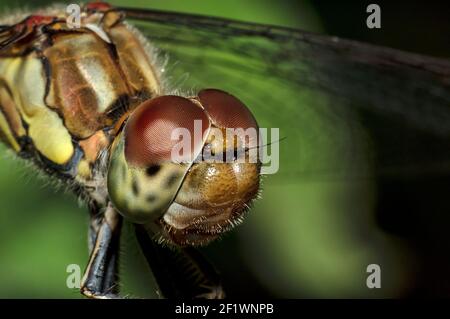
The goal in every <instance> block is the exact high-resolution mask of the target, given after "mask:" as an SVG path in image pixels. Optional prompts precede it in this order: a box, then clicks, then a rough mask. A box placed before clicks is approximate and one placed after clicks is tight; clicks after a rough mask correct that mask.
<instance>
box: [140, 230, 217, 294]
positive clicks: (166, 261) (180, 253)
mask: <svg viewBox="0 0 450 319" xmlns="http://www.w3.org/2000/svg"><path fill="white" fill-rule="evenodd" d="M135 230H136V237H137V239H138V242H139V244H140V246H141V250H142V252H143V254H144V256H145V258H146V259H147V262H148V264H149V265H150V267H151V268H152V271H153V274H154V276H155V279H156V282H157V284H158V286H159V289H160V292H161V293H162V295H163V296H164V297H165V298H169V299H180V298H186V299H192V298H205V299H222V298H224V297H225V292H224V290H223V287H222V284H221V280H220V276H219V275H218V273H217V272H216V271H215V269H214V268H213V266H212V265H211V264H210V263H209V262H208V261H207V260H206V259H205V258H204V257H203V256H202V255H201V254H200V252H198V251H197V250H196V249H194V248H176V247H173V248H168V247H163V246H161V245H158V244H157V243H155V242H154V240H152V239H151V238H150V236H149V235H148V233H147V231H146V230H145V229H144V228H143V227H142V226H139V225H135Z"/></svg>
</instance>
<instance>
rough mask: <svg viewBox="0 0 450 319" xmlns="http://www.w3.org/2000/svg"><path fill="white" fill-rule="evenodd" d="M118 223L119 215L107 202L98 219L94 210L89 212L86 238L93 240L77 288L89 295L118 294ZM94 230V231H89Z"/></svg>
mask: <svg viewBox="0 0 450 319" xmlns="http://www.w3.org/2000/svg"><path fill="white" fill-rule="evenodd" d="M91 212H92V211H91ZM121 224H122V218H121V216H120V215H119V214H118V213H117V212H116V211H115V210H114V208H112V207H111V206H108V207H107V209H106V211H105V213H104V214H103V216H102V217H101V219H98V216H97V215H94V214H93V215H92V216H91V226H90V236H89V237H90V238H89V239H90V242H92V243H93V244H90V246H92V247H91V257H90V259H89V263H88V266H87V268H86V271H85V274H84V276H83V281H82V284H81V289H80V290H81V293H82V294H83V295H85V296H87V297H89V298H97V299H106V298H118V297H119V296H118V295H117V293H118V290H119V289H118V288H119V287H118V285H117V279H118V275H117V270H118V268H117V264H118V254H119V237H120V228H121ZM95 230H96V235H93V234H94V233H95Z"/></svg>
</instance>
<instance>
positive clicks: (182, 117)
mask: <svg viewBox="0 0 450 319" xmlns="http://www.w3.org/2000/svg"><path fill="white" fill-rule="evenodd" d="M230 128H232V129H242V131H239V130H238V131H237V132H238V133H237V134H228V135H227V134H226V131H227V129H228V130H229V129H230ZM257 128H258V125H257V123H256V121H255V119H254V117H253V115H252V114H251V113H250V111H249V110H248V109H247V107H246V106H245V105H244V104H243V103H242V102H240V101H239V100H238V99H237V98H235V97H234V96H232V95H230V94H228V93H225V92H223V91H220V90H214V89H208V90H203V91H201V92H200V93H199V94H198V96H196V97H193V98H183V97H179V96H161V97H157V98H154V99H151V100H148V101H146V102H144V103H142V104H141V105H140V106H138V107H137V108H136V110H134V111H133V113H132V114H131V115H130V116H129V119H128V120H127V122H126V124H125V125H124V127H123V129H122V131H121V132H120V133H119V134H118V136H117V138H116V140H115V141H114V143H113V146H112V153H111V163H110V165H109V170H108V192H109V194H110V197H111V200H112V201H113V203H114V205H115V206H116V207H117V208H118V210H119V211H120V213H121V214H122V215H123V216H125V217H127V218H129V219H130V220H131V221H133V222H136V223H142V224H146V227H148V228H149V229H150V230H153V232H156V233H160V234H161V235H162V239H163V240H167V241H169V242H175V243H177V244H180V245H187V244H204V243H207V242H208V241H210V240H212V239H214V238H216V237H217V236H218V235H219V234H220V233H222V232H224V231H225V230H228V229H230V227H231V226H233V225H235V224H236V223H237V222H238V221H240V218H241V216H242V214H243V212H244V211H245V210H246V209H247V208H248V206H249V202H250V201H251V200H252V199H253V198H254V197H255V196H256V195H257V192H258V189H259V171H260V163H259V160H258V159H256V161H254V162H251V161H250V156H249V150H250V149H254V148H257V143H256V142H257V138H256V139H255V138H252V137H251V136H249V135H245V134H243V133H244V132H245V131H247V132H248V130H249V129H252V130H253V131H254V132H256V130H257ZM176 130H178V133H177V131H176ZM174 133H175V135H174ZM179 133H187V137H188V140H187V141H184V144H183V145H182V146H183V147H181V148H180V149H178V152H175V151H176V150H177V145H179V143H180V141H179V140H178V137H179V136H178V135H177V134H179ZM222 133H224V134H222ZM181 142H183V141H181ZM229 154H232V155H233V156H232V157H230V156H229ZM213 159H214V160H213ZM216 159H218V160H216ZM194 161H195V162H194Z"/></svg>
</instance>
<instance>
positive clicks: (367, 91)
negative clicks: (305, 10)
mask: <svg viewBox="0 0 450 319" xmlns="http://www.w3.org/2000/svg"><path fill="white" fill-rule="evenodd" d="M127 14H128V17H129V18H131V20H130V21H131V22H132V23H133V24H134V25H135V26H137V27H138V28H139V30H141V31H142V32H143V33H144V35H145V36H146V37H148V39H149V40H150V41H151V42H152V43H153V44H154V45H155V46H156V47H157V48H159V49H160V50H161V56H162V57H163V59H164V57H165V56H166V55H167V56H168V57H169V60H168V63H167V64H166V67H165V73H166V77H167V82H168V83H170V84H172V89H174V90H178V89H181V91H182V93H186V92H188V93H194V92H195V91H196V90H197V89H200V88H204V87H217V88H220V89H223V90H226V91H229V92H230V93H232V94H234V95H236V96H238V97H239V98H240V99H242V100H243V101H244V102H245V103H246V104H247V105H248V106H249V107H250V108H251V109H252V112H253V113H254V114H255V117H256V119H257V120H258V122H259V124H260V126H261V127H266V128H279V129H280V133H279V135H280V138H281V137H285V139H284V140H283V141H281V142H280V143H279V148H280V154H279V155H280V160H279V172H278V173H277V174H275V175H272V176H269V177H267V178H265V179H263V182H264V183H263V192H262V199H261V200H259V201H257V202H256V203H255V207H254V208H253V210H252V213H251V214H250V216H249V217H248V219H249V220H248V221H247V222H246V223H244V225H243V226H242V228H243V229H242V230H241V231H239V232H236V233H237V234H236V236H238V237H237V238H239V239H240V240H239V241H238V244H236V247H233V248H229V251H232V252H235V251H242V252H243V253H242V254H237V255H238V256H235V254H234V253H233V258H231V259H232V260H233V261H232V262H230V261H229V259H230V258H229V254H226V253H225V252H224V251H221V252H220V253H219V254H220V256H217V258H216V260H217V261H218V262H216V264H220V265H221V268H222V269H223V276H224V282H228V283H229V287H230V290H228V291H227V293H228V295H230V296H231V295H233V296H245V295H248V294H251V293H253V294H254V293H255V291H252V290H251V288H249V289H246V288H244V287H251V285H252V283H251V281H248V285H247V284H246V281H245V280H244V278H243V277H242V276H236V273H237V272H238V273H241V272H242V271H243V270H242V269H241V268H233V267H235V263H237V261H236V260H235V258H243V259H244V260H242V261H241V262H239V263H238V264H239V267H243V265H248V267H249V268H251V271H250V273H251V274H253V275H254V276H257V277H258V280H259V281H260V282H262V283H264V284H265V285H266V287H270V291H271V293H274V294H276V295H278V296H283V297H286V296H291V297H298V296H307V297H311V296H320V297H337V296H339V297H342V296H350V297H355V296H358V297H371V298H372V297H374V293H375V294H376V293H377V292H374V291H373V290H370V289H369V290H370V291H369V290H368V289H365V286H364V284H362V283H363V282H364V283H365V280H366V278H365V277H364V274H365V271H366V267H367V265H369V264H371V263H374V262H375V263H377V264H380V265H383V269H389V279H387V280H384V281H383V285H384V286H383V291H382V292H380V293H379V294H377V295H379V296H383V297H386V296H391V297H392V296H398V294H399V293H400V292H401V291H402V289H406V288H405V286H404V283H405V282H408V281H409V282H413V281H414V280H415V279H414V277H413V276H411V273H412V272H411V269H410V267H408V262H411V263H412V264H414V263H415V261H414V258H415V257H414V253H413V252H412V251H411V250H410V249H408V247H411V246H408V245H403V244H405V242H404V241H402V242H401V243H399V242H398V241H397V240H396V238H394V237H392V236H389V235H388V233H389V232H394V233H396V234H405V233H406V234H408V233H411V232H413V231H414V229H417V230H420V231H418V234H420V235H418V238H422V237H421V236H422V233H423V232H422V230H423V229H424V228H426V227H427V226H428V227H429V228H430V229H434V228H433V224H432V221H433V220H442V219H440V218H441V217H439V216H443V215H446V212H447V211H448V206H449V205H448V204H445V199H443V198H441V197H442V192H444V191H443V190H440V189H441V188H442V183H439V178H441V176H445V175H444V174H447V176H448V173H449V168H450V165H449V164H450V147H449V145H450V134H449V133H450V105H449V101H450V87H449V85H450V63H449V62H448V61H446V60H439V59H434V58H430V57H424V56H420V55H415V54H410V53H405V52H400V51H397V50H392V49H388V48H381V47H376V46H372V45H367V44H362V43H358V42H354V41H348V40H343V39H337V38H333V37H329V36H323V35H317V34H310V33H306V32H301V31H297V30H289V29H283V28H277V27H272V26H265V25H255V24H248V23H240V22H235V21H229V20H222V19H213V18H206V17H200V16H192V15H182V14H169V13H164V12H157V11H144V10H128V11H127ZM276 144H277V143H275V144H273V145H271V146H274V147H275V145H276ZM271 150H272V151H273V150H274V148H271ZM446 185H448V184H446ZM437 190H440V191H439V192H437ZM444 197H445V196H444ZM432 212H434V214H435V215H434V217H430V216H429V215H430V213H432ZM375 221H376V222H375ZM424 223H425V224H426V225H427V226H424ZM445 229H446V228H445ZM382 230H387V231H388V233H386V232H385V231H382ZM418 240H422V239H418ZM409 244H411V243H409ZM222 254H224V256H223V257H222V256H221V255H222ZM405 260H406V261H407V262H405ZM226 269H239V270H236V271H235V272H234V273H227V272H226V271H225V270H226ZM357 274H362V275H361V276H359V275H357ZM236 278H238V279H236ZM231 287H240V288H239V289H235V290H234V291H233V290H232V288H231ZM305 291H307V293H306V294H305ZM377 291H381V289H379V290H377ZM258 293H260V292H258Z"/></svg>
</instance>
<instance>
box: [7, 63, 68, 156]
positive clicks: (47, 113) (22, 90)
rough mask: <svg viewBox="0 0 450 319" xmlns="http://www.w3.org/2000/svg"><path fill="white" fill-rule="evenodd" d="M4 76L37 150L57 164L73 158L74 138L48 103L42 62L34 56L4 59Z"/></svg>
mask: <svg viewBox="0 0 450 319" xmlns="http://www.w3.org/2000/svg"><path fill="white" fill-rule="evenodd" d="M0 76H1V77H2V78H3V79H4V81H5V82H6V83H7V84H8V86H9V88H10V89H11V91H12V93H13V97H14V100H15V103H16V107H17V109H18V110H19V112H20V114H22V117H23V119H24V121H25V122H26V123H27V124H28V135H29V137H30V138H31V139H32V141H33V143H34V145H35V147H36V149H37V150H38V151H39V152H41V153H42V154H43V155H44V156H45V157H47V158H48V159H49V160H51V161H52V162H54V163H56V164H64V163H66V162H67V161H69V160H70V158H71V157H72V154H73V152H74V148H73V145H72V138H71V136H70V134H69V132H68V131H67V129H66V128H65V127H64V124H63V121H62V120H61V118H60V117H59V116H58V114H56V113H55V112H54V111H52V110H50V109H49V108H48V107H47V106H46V105H45V103H44V95H45V84H46V79H45V73H44V70H43V65H42V62H41V61H40V60H39V59H38V58H37V57H35V56H34V55H29V56H27V57H18V58H4V59H0Z"/></svg>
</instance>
